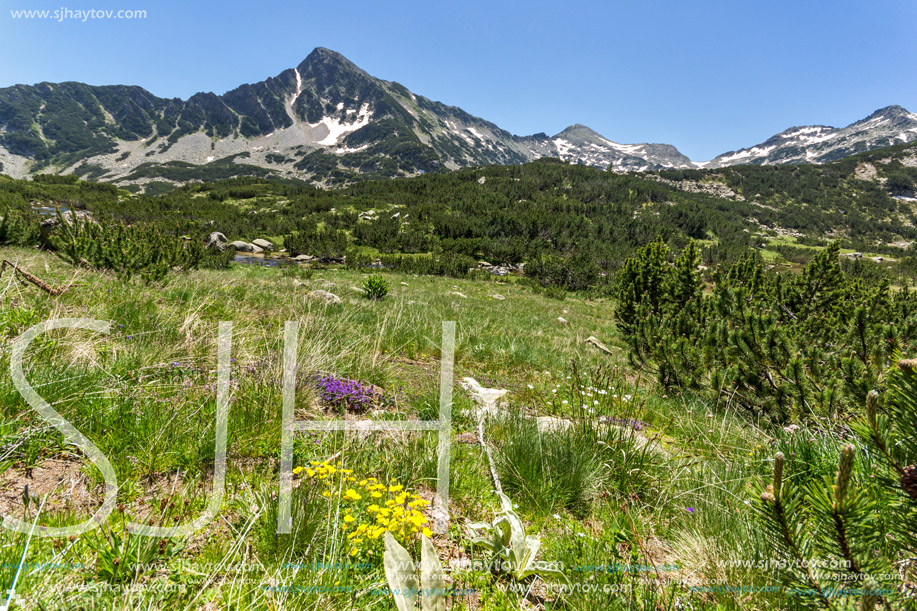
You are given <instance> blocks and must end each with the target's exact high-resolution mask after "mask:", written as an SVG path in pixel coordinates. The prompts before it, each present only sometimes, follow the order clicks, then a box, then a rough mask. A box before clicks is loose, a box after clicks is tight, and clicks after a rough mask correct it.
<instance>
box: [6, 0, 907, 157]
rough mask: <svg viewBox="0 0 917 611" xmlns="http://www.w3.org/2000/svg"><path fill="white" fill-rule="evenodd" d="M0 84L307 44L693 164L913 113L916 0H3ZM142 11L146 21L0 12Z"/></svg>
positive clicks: (210, 60)
mask: <svg viewBox="0 0 917 611" xmlns="http://www.w3.org/2000/svg"><path fill="white" fill-rule="evenodd" d="M2 4H3V10H2V13H0V86H7V85H11V84H14V83H29V84H31V83H36V82H41V81H51V82H55V81H63V80H76V81H83V82H87V83H90V84H94V85H102V84H115V83H124V84H133V85H141V86H143V87H145V88H146V89H148V90H150V91H151V92H152V93H154V94H156V95H159V96H163V97H182V98H187V97H188V96H189V95H191V94H192V93H195V92H197V91H213V92H216V93H223V92H225V91H227V90H229V89H232V88H233V87H235V86H237V85H239V84H241V83H246V82H254V81H259V80H262V79H264V78H266V77H268V76H273V75H276V74H277V73H279V72H281V71H282V70H284V69H286V68H290V67H293V66H295V65H296V64H298V63H299V62H300V61H302V59H303V58H304V57H305V56H306V55H308V53H309V52H310V51H311V50H312V49H313V48H314V47H316V46H323V47H328V48H330V49H334V50H335V51H339V52H340V53H343V54H344V55H345V56H347V57H348V58H349V59H351V60H352V61H353V62H355V63H356V64H357V65H358V66H360V67H362V68H364V69H365V70H366V71H368V72H369V73H370V74H372V75H374V76H378V77H380V78H384V79H387V80H396V81H398V82H400V83H402V84H404V85H405V86H407V87H408V88H409V89H411V90H412V91H414V92H416V93H419V94H422V95H425V96H427V97H430V98H433V99H436V100H440V101H443V102H446V103H448V104H452V105H455V106H460V107H462V108H463V109H465V110H466V111H468V112H470V113H472V114H475V115H478V116H481V117H483V118H485V119H488V120H490V121H493V122H495V123H497V124H498V125H500V126H501V127H503V128H505V129H508V130H509V131H511V132H513V133H516V134H531V133H535V132H540V131H543V132H546V133H548V134H549V135H553V134H555V133H557V132H559V131H560V130H562V129H563V128H564V127H566V126H567V125H570V124H572V123H583V124H585V125H588V126H590V127H592V128H593V129H595V130H596V131H598V132H599V133H601V134H603V135H605V136H606V137H608V138H610V139H612V140H615V141H618V142H625V143H630V142H646V141H649V142H666V143H670V144H674V145H675V146H677V147H678V148H679V149H680V150H681V151H682V152H684V153H685V154H687V155H688V156H689V157H691V158H692V159H695V160H701V161H703V160H707V159H709V158H711V157H713V156H715V155H717V154H719V153H722V152H725V151H727V150H730V149H736V148H741V147H743V146H749V145H752V144H756V143H758V142H760V141H762V140H764V139H765V138H767V137H769V136H770V135H772V134H774V133H776V132H778V131H782V130H783V129H785V128H788V127H790V126H794V125H805V124H813V123H814V124H827V125H846V124H848V123H850V122H852V121H855V120H857V119H860V118H862V117H865V116H866V115H868V114H869V113H871V112H872V111H873V110H875V109H877V108H880V107H883V106H887V105H890V104H900V105H902V106H904V107H905V108H908V109H909V110H911V111H915V112H917V78H915V66H917V36H915V35H914V33H913V25H914V24H915V23H917V3H914V2H912V1H910V0H884V1H883V0H878V1H877V2H872V3H867V2H862V1H857V2H852V1H847V0H837V1H834V2H827V1H822V2H819V1H809V0H794V1H792V2H789V1H783V0H772V1H768V2H763V1H762V2H749V1H747V0H731V1H717V2H702V1H697V2H686V1H681V2H668V1H666V2H648V1H644V2H637V1H634V2H626V3H625V2H613V1H601V0H594V1H573V2H566V3H561V2H540V1H536V2H531V1H530V2H502V3H501V2H495V1H493V0H491V1H488V2H480V1H478V0H471V1H466V2H430V1H429V0H428V1H426V2H395V1H390V2H379V1H375V2H363V1H350V2H329V1H327V0H326V1H323V2H315V1H310V2H277V1H273V0H267V1H263V2H257V3H256V2H240V1H237V0H226V1H224V2H220V3H215V2H206V1H200V2H196V1H193V0H185V1H184V2H178V1H174V0H167V1H158V2H154V1H152V0H114V1H112V0H58V1H57V2H56V3H55V2H47V1H45V0H3V2H2ZM61 7H66V8H69V9H71V10H75V9H92V8H94V9H115V10H117V9H140V10H146V11H147V18H146V19H144V20H130V21H128V20H89V21H87V22H85V23H83V22H79V21H65V22H57V21H53V20H49V21H42V20H22V19H18V20H16V19H13V18H12V17H11V14H10V10H18V9H51V10H54V9H60V8H61Z"/></svg>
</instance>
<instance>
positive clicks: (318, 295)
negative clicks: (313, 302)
mask: <svg viewBox="0 0 917 611" xmlns="http://www.w3.org/2000/svg"><path fill="white" fill-rule="evenodd" d="M306 297H308V298H309V299H318V300H320V301H324V302H325V303H326V304H328V305H332V304H339V303H342V302H341V298H340V297H338V296H337V295H335V294H334V293H329V292H328V291H323V290H321V289H318V290H315V291H309V292H308V293H306Z"/></svg>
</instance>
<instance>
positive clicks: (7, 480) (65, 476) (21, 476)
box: [0, 458, 104, 517]
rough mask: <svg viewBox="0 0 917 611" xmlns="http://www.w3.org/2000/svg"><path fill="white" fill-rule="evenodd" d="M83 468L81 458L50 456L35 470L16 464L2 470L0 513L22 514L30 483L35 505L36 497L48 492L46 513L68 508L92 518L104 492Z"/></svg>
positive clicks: (30, 492) (0, 474) (33, 508)
mask: <svg viewBox="0 0 917 611" xmlns="http://www.w3.org/2000/svg"><path fill="white" fill-rule="evenodd" d="M82 467H83V463H82V462H81V461H79V460H72V459H71V460H66V459H59V458H49V459H47V460H45V461H43V462H42V463H41V464H40V465H39V466H37V467H35V468H33V469H31V472H29V471H28V470H26V469H22V468H16V467H13V468H10V469H7V470H6V471H4V472H3V473H0V512H2V513H3V514H4V515H12V516H17V517H21V516H22V515H23V511H24V509H25V507H24V505H23V492H24V491H25V488H26V486H28V489H29V496H31V497H32V503H33V504H34V503H35V501H36V497H41V496H45V495H47V497H48V498H47V500H46V501H45V508H44V510H43V511H44V512H45V513H47V512H49V511H62V510H66V511H73V512H75V513H77V514H79V515H83V514H85V515H86V516H87V517H88V516H89V515H91V514H92V513H93V511H94V510H95V509H96V508H97V507H99V506H100V505H101V504H102V501H103V500H104V495H103V494H102V490H101V486H95V485H93V484H92V483H91V482H90V481H89V478H88V477H86V474H85V473H83V471H82ZM38 502H39V503H40V502H41V501H38ZM32 511H33V512H34V511H35V507H34V506H33V507H32Z"/></svg>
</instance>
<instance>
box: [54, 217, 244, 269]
mask: <svg viewBox="0 0 917 611" xmlns="http://www.w3.org/2000/svg"><path fill="white" fill-rule="evenodd" d="M58 223H59V229H58V230H57V233H56V234H55V235H54V236H52V239H51V245H52V247H53V248H54V250H55V252H56V253H57V254H58V255H59V256H60V257H61V258H63V259H64V260H66V261H68V262H70V263H71V264H73V265H80V266H84V267H91V268H95V269H107V270H112V271H114V272H116V273H117V274H118V275H120V276H122V277H124V278H131V277H133V276H139V277H141V278H142V279H143V280H145V281H147V282H155V281H159V280H162V279H164V278H165V277H166V275H167V274H168V273H169V272H170V271H171V270H190V269H197V268H200V267H209V268H220V267H226V265H228V264H229V260H230V259H229V256H230V255H229V254H228V253H210V252H208V251H207V250H206V249H205V248H204V245H203V244H202V243H201V242H194V241H190V242H188V243H187V244H186V243H185V242H184V241H183V240H182V239H181V238H178V237H175V236H169V235H164V234H163V233H162V232H160V231H159V230H158V229H156V228H154V227H152V226H145V225H125V224H124V223H120V222H118V223H111V222H93V221H89V220H85V219H82V218H80V217H78V216H73V217H71V218H68V219H64V218H63V216H62V215H61V214H60V212H59V211H58Z"/></svg>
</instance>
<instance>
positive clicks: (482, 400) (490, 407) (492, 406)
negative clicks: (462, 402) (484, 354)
mask: <svg viewBox="0 0 917 611" xmlns="http://www.w3.org/2000/svg"><path fill="white" fill-rule="evenodd" d="M462 388H464V389H465V390H467V391H468V394H470V395H471V398H472V399H473V400H474V402H475V403H477V404H478V405H480V406H481V407H480V408H479V409H477V410H475V415H476V416H479V415H482V414H483V415H493V414H497V413H499V412H500V411H501V410H500V408H499V407H497V401H499V400H500V399H502V398H503V396H504V395H506V393H508V392H509V391H508V390H506V389H505V388H484V387H483V386H481V385H480V384H479V383H478V381H477V380H475V379H474V378H462Z"/></svg>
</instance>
